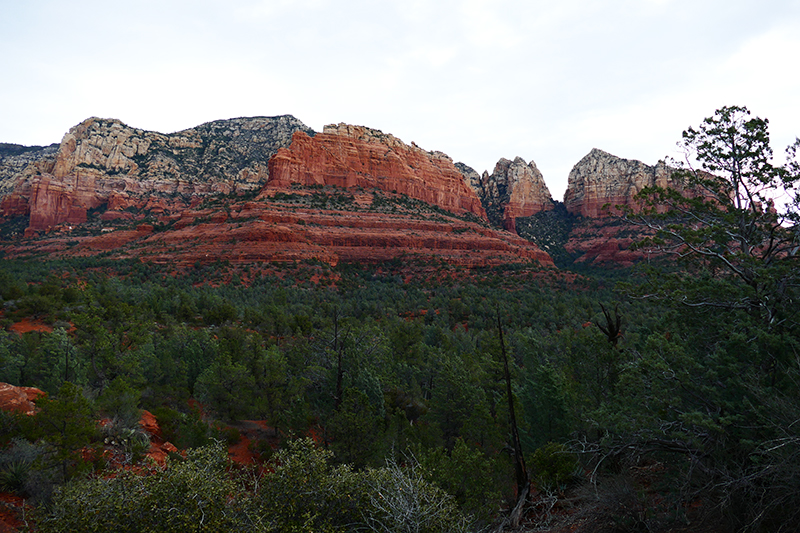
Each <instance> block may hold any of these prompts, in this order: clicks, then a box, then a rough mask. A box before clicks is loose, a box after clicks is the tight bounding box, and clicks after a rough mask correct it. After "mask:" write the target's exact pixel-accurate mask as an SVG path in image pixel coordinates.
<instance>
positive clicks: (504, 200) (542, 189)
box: [460, 157, 554, 232]
mask: <svg viewBox="0 0 800 533" xmlns="http://www.w3.org/2000/svg"><path fill="white" fill-rule="evenodd" d="M460 169H461V170H462V173H463V174H464V175H465V177H467V179H468V180H469V183H470V185H471V187H472V188H473V190H475V192H476V193H477V195H478V197H480V199H481V202H482V203H483V206H484V208H485V209H486V213H487V215H488V216H489V221H490V222H491V223H492V224H493V225H495V226H497V227H502V228H504V229H506V230H508V231H513V232H516V219H517V218H523V217H530V216H533V215H534V214H536V213H540V212H542V211H548V210H550V209H553V205H554V204H553V199H552V196H551V195H550V191H549V189H548V188H547V185H546V184H545V182H544V178H543V176H542V173H541V172H540V171H539V169H538V168H537V167H536V163H534V162H533V161H531V162H530V163H526V162H525V160H523V159H522V158H521V157H515V158H514V160H513V161H511V160H508V159H505V158H502V159H500V160H499V161H498V162H497V164H496V165H495V167H494V172H492V173H491V174H489V173H488V172H484V173H483V175H482V176H480V178H478V179H476V177H477V172H475V171H474V170H472V169H471V168H469V167H466V165H463V166H462V167H460ZM470 171H471V172H470Z"/></svg>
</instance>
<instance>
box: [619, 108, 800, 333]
mask: <svg viewBox="0 0 800 533" xmlns="http://www.w3.org/2000/svg"><path fill="white" fill-rule="evenodd" d="M768 124H769V122H768V121H767V120H766V119H761V118H758V117H753V118H751V117H750V112H749V111H748V110H747V108H745V107H723V108H722V109H719V110H717V111H716V113H715V114H714V116H713V117H709V118H707V119H705V120H704V121H703V123H702V124H701V125H700V126H699V127H698V128H697V129H694V128H689V129H688V130H686V131H684V132H683V140H682V142H681V143H679V144H680V145H681V146H682V147H683V149H684V151H685V154H686V159H687V163H685V164H680V165H677V166H678V169H677V171H676V175H677V176H676V177H679V178H680V182H682V187H681V189H680V190H677V189H664V188H659V187H653V188H646V189H644V190H642V191H641V193H640V194H639V198H640V200H642V202H643V209H641V211H639V212H637V213H628V215H627V217H626V218H627V220H628V221H629V222H632V223H633V224H637V225H641V226H645V227H647V228H649V229H650V230H652V231H653V232H654V236H653V237H651V238H648V239H645V240H644V241H643V242H642V243H640V244H639V246H640V247H648V248H650V249H652V250H653V251H655V252H658V253H661V254H669V255H675V256H677V257H678V258H679V259H681V260H683V262H684V264H685V265H687V266H688V267H689V269H688V270H686V271H681V272H676V273H674V274H672V275H671V276H668V277H666V279H667V280H668V281H670V283H667V284H664V281H665V277H664V276H662V277H661V278H659V284H660V286H656V285H653V286H652V287H651V288H652V289H653V291H652V293H651V294H652V295H653V296H661V297H665V298H669V299H671V300H678V301H680V302H681V303H682V304H683V305H686V306H691V307H713V308H718V309H724V310H743V311H746V312H748V313H751V314H757V315H758V318H760V319H761V320H762V321H763V322H764V324H766V325H768V326H769V327H775V326H780V325H782V324H785V323H786V322H789V321H791V320H794V315H793V313H794V312H796V310H795V306H794V305H792V303H793V298H794V297H795V296H796V290H797V287H798V281H800V279H799V278H798V274H799V271H798V267H797V261H798V249H800V235H798V222H800V209H799V207H800V196H799V195H798V192H797V191H795V190H794V187H795V185H796V183H797V181H798V179H799V178H800V172H798V171H799V170H800V169H799V168H798V167H799V166H800V165H798V161H797V150H798V148H800V139H798V140H797V141H796V142H795V143H794V144H793V145H792V146H790V147H788V148H787V149H786V153H787V158H788V163H787V164H786V165H785V166H776V165H774V164H773V163H772V155H773V153H772V148H771V147H770V140H769V131H768ZM693 162H696V163H699V166H700V168H696V167H695V166H693V164H695V163H693Z"/></svg>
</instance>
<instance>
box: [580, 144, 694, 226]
mask: <svg viewBox="0 0 800 533" xmlns="http://www.w3.org/2000/svg"><path fill="white" fill-rule="evenodd" d="M653 186H658V187H672V188H680V183H678V182H676V181H675V180H674V179H673V178H672V169H671V168H669V167H668V166H666V164H664V162H662V161H659V162H658V164H656V165H655V166H650V165H646V164H644V163H642V162H641V161H636V160H632V159H622V158H620V157H616V156H614V155H611V154H609V153H607V152H604V151H602V150H598V149H597V148H593V149H592V151H591V152H589V153H588V154H587V155H586V156H584V158H583V159H581V160H580V161H579V162H578V163H577V164H576V165H575V166H574V167H573V168H572V171H570V173H569V179H568V184H567V191H566V193H565V194H564V204H565V205H566V206H567V211H569V212H570V213H572V214H574V215H580V216H584V217H590V218H602V217H608V216H614V215H619V214H620V212H621V211H620V209H618V208H617V207H616V206H627V207H630V208H633V209H636V207H637V205H636V201H635V199H634V197H635V196H636V194H638V193H639V191H641V190H642V189H643V188H645V187H653ZM604 206H608V208H607V209H604Z"/></svg>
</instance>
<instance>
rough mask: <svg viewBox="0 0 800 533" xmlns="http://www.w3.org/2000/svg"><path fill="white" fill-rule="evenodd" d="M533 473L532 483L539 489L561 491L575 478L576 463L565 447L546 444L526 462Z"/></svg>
mask: <svg viewBox="0 0 800 533" xmlns="http://www.w3.org/2000/svg"><path fill="white" fill-rule="evenodd" d="M528 463H529V465H530V467H531V468H532V470H533V473H534V481H535V482H536V484H537V485H539V487H540V488H542V489H544V490H547V491H552V490H561V489H563V488H564V486H565V485H566V484H567V483H569V482H570V481H571V480H572V479H573V478H574V477H575V471H576V470H577V468H578V461H577V460H576V459H575V456H574V455H572V454H571V453H570V451H569V450H568V449H567V447H566V446H564V445H563V444H558V443H556V442H548V443H547V444H545V445H544V446H542V447H541V448H538V449H537V450H536V451H535V452H533V455H532V456H531V458H530V459H529V460H528Z"/></svg>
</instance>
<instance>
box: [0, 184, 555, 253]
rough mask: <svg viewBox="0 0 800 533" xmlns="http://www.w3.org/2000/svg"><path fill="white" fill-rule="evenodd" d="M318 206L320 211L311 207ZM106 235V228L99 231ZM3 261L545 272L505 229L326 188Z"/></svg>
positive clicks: (61, 240)
mask: <svg viewBox="0 0 800 533" xmlns="http://www.w3.org/2000/svg"><path fill="white" fill-rule="evenodd" d="M318 206H319V207H318ZM106 230H109V231H106ZM0 252H2V253H3V254H4V256H5V257H8V258H24V257H31V256H39V257H41V256H42V255H46V256H49V257H53V258H55V257H79V256H91V255H97V254H100V253H104V252H110V253H111V255H110V257H115V258H119V259H123V258H125V259H129V258H138V259H140V260H143V261H148V262H154V263H164V264H170V265H174V266H176V267H180V266H191V265H195V264H198V263H199V264H208V263H213V262H216V261H229V262H230V263H231V264H253V263H262V262H289V261H302V260H311V259H313V260H318V261H323V262H325V263H329V264H331V265H336V264H337V263H339V262H362V263H363V262H382V261H389V260H394V259H415V258H416V259H420V260H423V261H428V260H430V259H434V258H435V259H438V260H442V261H445V262H448V263H451V264H457V265H462V266H467V267H478V266H487V265H501V264H508V263H530V262H534V261H536V262H538V263H539V264H540V265H542V266H547V267H549V266H553V262H552V259H551V258H550V256H549V255H547V254H546V253H545V252H543V251H542V250H540V249H539V248H538V247H536V245H534V244H532V243H530V242H528V241H526V240H524V239H522V238H520V237H518V236H516V235H513V234H511V233H508V232H505V231H497V230H494V229H491V228H488V227H486V225H485V223H484V224H482V223H479V222H477V221H473V220H466V219H465V218H458V217H457V216H455V215H448V214H447V213H445V212H442V211H441V210H437V209H435V208H432V207H431V206H427V205H426V204H423V203H422V202H419V203H413V202H410V201H409V199H408V197H403V196H401V195H399V194H391V193H387V194H382V193H380V192H378V191H374V190H373V191H366V190H365V191H360V192H356V191H351V192H347V191H342V190H341V189H335V188H331V187H327V188H325V189H323V190H321V189H319V188H311V189H302V188H295V189H292V192H291V193H287V192H282V191H281V190H279V189H270V190H268V191H265V193H264V194H263V195H261V197H259V198H258V199H256V200H253V201H246V202H235V201H226V202H221V203H218V204H216V205H215V206H214V207H209V208H196V209H186V210H183V211H182V212H180V213H176V214H172V215H170V214H165V215H163V216H162V217H160V227H159V231H155V228H154V226H153V225H152V224H146V223H141V224H138V225H136V226H135V228H132V227H131V225H130V223H126V224H124V225H120V226H117V227H115V226H112V225H109V226H106V227H104V228H103V230H101V231H100V232H99V233H98V234H95V235H89V236H77V235H74V234H69V233H67V234H57V233H51V234H48V235H47V236H45V237H44V238H40V239H36V240H27V241H23V242H21V243H16V244H13V245H11V244H9V245H6V246H0Z"/></svg>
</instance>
